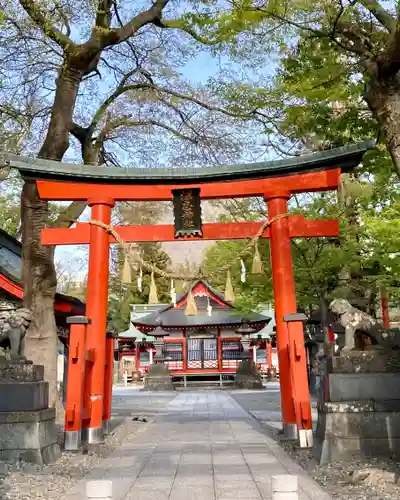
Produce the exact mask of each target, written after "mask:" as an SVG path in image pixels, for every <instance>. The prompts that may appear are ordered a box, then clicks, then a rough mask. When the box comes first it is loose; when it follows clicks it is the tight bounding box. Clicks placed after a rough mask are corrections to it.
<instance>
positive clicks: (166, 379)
mask: <svg viewBox="0 0 400 500" xmlns="http://www.w3.org/2000/svg"><path fill="white" fill-rule="evenodd" d="M151 335H152V336H153V337H154V339H155V340H154V347H155V348H156V355H155V356H154V364H153V365H152V366H151V368H150V370H149V371H148V373H147V375H146V377H145V379H144V389H145V390H146V391H173V390H174V386H173V384H172V376H171V372H170V371H169V368H168V366H167V365H166V364H165V363H164V359H165V358H164V353H163V347H164V337H167V336H168V335H169V334H168V332H166V331H165V330H163V328H162V322H161V320H158V321H157V328H156V329H155V330H153V331H152V332H151Z"/></svg>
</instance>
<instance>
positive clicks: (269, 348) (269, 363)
mask: <svg viewBox="0 0 400 500" xmlns="http://www.w3.org/2000/svg"><path fill="white" fill-rule="evenodd" d="M266 351H267V366H268V368H272V366H273V365H272V345H271V342H267V349H266Z"/></svg>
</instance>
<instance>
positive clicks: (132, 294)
mask: <svg viewBox="0 0 400 500" xmlns="http://www.w3.org/2000/svg"><path fill="white" fill-rule="evenodd" d="M139 250H140V252H141V254H142V255H143V256H144V258H145V260H146V262H148V263H150V264H154V265H155V266H157V267H158V268H159V269H162V270H166V269H167V268H168V266H169V264H170V259H169V257H168V255H167V254H166V253H165V252H164V251H163V250H162V249H161V246H160V244H157V243H143V244H141V245H140V246H139ZM116 253H117V258H116V262H115V266H114V269H113V271H112V272H111V276H110V280H109V294H108V297H109V299H108V315H109V318H110V325H111V326H112V327H113V328H114V329H115V330H116V331H118V332H121V331H124V330H126V329H127V328H128V327H129V318H130V313H131V311H132V308H131V304H146V303H147V302H148V300H149V292H150V273H148V272H146V271H145V270H143V283H142V292H139V290H138V287H137V277H138V270H136V271H135V272H133V273H132V283H131V284H130V285H126V284H122V283H121V270H122V266H123V263H124V258H125V256H124V255H123V252H122V251H121V250H117V252H116ZM155 279H156V285H157V292H158V298H159V301H160V303H164V304H165V303H166V304H168V303H169V302H170V296H169V291H170V282H169V281H168V280H167V279H165V278H159V277H156V278H155Z"/></svg>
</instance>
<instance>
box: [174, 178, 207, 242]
mask: <svg viewBox="0 0 400 500" xmlns="http://www.w3.org/2000/svg"><path fill="white" fill-rule="evenodd" d="M172 195H173V204H174V219H175V238H182V237H185V236H189V237H190V236H203V229H202V221H201V200H200V189H199V188H194V189H174V190H173V191H172Z"/></svg>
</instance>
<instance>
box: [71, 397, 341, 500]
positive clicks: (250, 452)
mask: <svg viewBox="0 0 400 500" xmlns="http://www.w3.org/2000/svg"><path fill="white" fill-rule="evenodd" d="M142 394H143V393H142ZM166 396H167V395H166ZM171 396H172V395H170V396H169V398H167V397H166V399H165V401H166V404H165V410H164V411H162V412H160V414H159V415H155V416H154V417H153V418H154V420H153V421H151V422H149V423H148V424H144V425H146V428H145V429H143V431H142V432H141V433H140V434H139V435H137V436H135V437H134V439H133V440H132V441H131V442H126V443H125V444H124V446H122V447H121V448H119V449H117V450H115V452H114V453H113V454H112V455H111V456H110V457H109V458H107V459H106V460H104V461H103V462H102V464H101V465H100V466H99V467H97V468H96V469H94V470H93V471H92V472H91V474H90V476H88V477H87V479H110V480H112V481H113V500H233V499H242V500H256V499H257V500H267V499H271V476H272V475H275V474H296V475H298V478H299V485H300V488H301V491H300V492H299V499H300V500H310V499H313V500H317V499H318V500H330V499H331V497H330V496H329V495H328V494H327V493H325V492H323V491H322V490H321V488H320V487H319V486H318V485H317V484H316V483H315V482H314V481H313V480H312V479H311V478H309V477H308V476H307V474H306V473H305V472H304V471H303V469H301V468H300V467H299V466H298V465H297V464H295V463H294V462H293V461H292V460H291V459H290V458H289V457H288V456H287V455H286V454H285V453H284V452H283V451H282V449H281V448H280V447H279V445H277V444H276V443H275V441H273V440H272V439H271V438H269V437H268V436H267V435H266V434H265V433H263V432H262V429H261V427H260V425H259V424H258V422H257V421H256V420H254V419H253V418H252V417H251V416H250V415H249V414H248V413H247V411H245V410H244V409H243V408H242V407H241V406H240V405H239V404H238V403H237V402H236V401H235V400H234V399H233V398H232V397H231V396H230V395H229V394H227V393H225V392H217V391H216V392H192V393H190V392H185V393H178V394H177V395H176V396H175V397H173V399H171ZM168 400H169V402H168ZM160 410H161V408H160ZM84 489H85V483H84V481H81V482H80V483H78V485H77V486H76V487H75V488H74V489H73V490H71V491H70V492H69V493H68V494H67V495H66V496H65V500H78V499H79V500H82V499H83V498H85V496H84Z"/></svg>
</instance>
